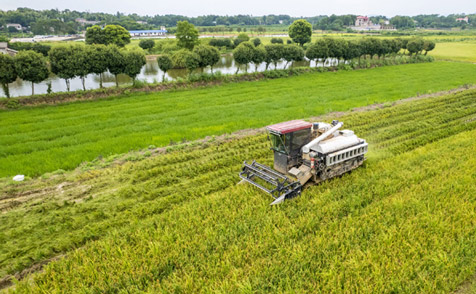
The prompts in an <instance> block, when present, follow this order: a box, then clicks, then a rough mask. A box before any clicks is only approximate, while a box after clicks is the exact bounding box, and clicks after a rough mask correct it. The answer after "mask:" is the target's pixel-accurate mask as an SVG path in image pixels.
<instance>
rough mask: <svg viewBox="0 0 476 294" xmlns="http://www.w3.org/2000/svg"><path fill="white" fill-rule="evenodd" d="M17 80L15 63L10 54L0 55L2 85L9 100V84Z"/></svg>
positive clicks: (0, 81)
mask: <svg viewBox="0 0 476 294" xmlns="http://www.w3.org/2000/svg"><path fill="white" fill-rule="evenodd" d="M16 79H17V71H16V69H15V61H14V59H13V57H11V56H10V55H8V54H0V83H2V87H3V92H4V93H5V96H7V98H10V88H9V86H8V84H9V83H13V82H14V81H15V80H16Z"/></svg>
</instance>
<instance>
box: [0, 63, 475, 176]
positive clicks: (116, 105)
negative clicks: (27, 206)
mask: <svg viewBox="0 0 476 294" xmlns="http://www.w3.org/2000/svg"><path fill="white" fill-rule="evenodd" d="M475 70H476V65H473V64H459V63H453V62H435V63H427V64H408V65H399V66H389V67H382V68H375V69H369V70H360V71H349V72H345V71H341V72H328V73H313V74H305V75H301V76H296V77H290V78H287V79H286V80H282V79H276V80H263V81H256V82H245V83H237V84H226V85H221V86H216V87H211V88H210V87H207V88H199V89H190V90H176V91H168V92H160V93H141V94H137V93H134V94H129V95H124V96H121V97H112V98H108V99H103V100H98V101H89V102H75V103H69V104H61V105H56V106H38V107H31V108H22V109H18V110H8V111H7V110H0V142H1V144H0V177H6V176H14V175H16V174H24V175H26V176H27V177H36V176H39V175H42V174H44V173H45V172H53V171H56V170H59V169H62V170H72V169H74V168H76V167H77V166H78V165H79V164H81V163H83V162H86V161H91V160H94V159H95V158H98V157H99V158H101V157H107V156H110V155H113V154H121V153H124V152H128V151H130V150H137V149H141V148H147V147H148V146H150V145H155V146H157V147H160V146H167V145H169V144H171V143H176V142H182V141H192V140H195V139H199V138H203V137H205V136H212V135H221V134H225V133H231V132H234V131H238V130H241V129H246V128H257V127H262V126H265V125H267V124H270V123H275V122H279V121H283V120H288V119H295V118H299V117H310V116H316V115H320V114H323V113H327V112H331V111H346V110H349V109H351V108H354V107H358V106H364V105H369V104H373V103H378V102H389V101H395V100H397V99H401V98H404V97H411V96H416V95H419V94H426V93H432V92H437V91H442V90H448V89H452V88H456V87H459V86H461V85H463V84H471V83H474V72H475Z"/></svg>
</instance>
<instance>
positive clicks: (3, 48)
mask: <svg viewBox="0 0 476 294" xmlns="http://www.w3.org/2000/svg"><path fill="white" fill-rule="evenodd" d="M0 53H1V54H8V55H10V56H15V55H16V54H17V53H18V51H16V50H13V49H10V48H8V43H7V42H0Z"/></svg>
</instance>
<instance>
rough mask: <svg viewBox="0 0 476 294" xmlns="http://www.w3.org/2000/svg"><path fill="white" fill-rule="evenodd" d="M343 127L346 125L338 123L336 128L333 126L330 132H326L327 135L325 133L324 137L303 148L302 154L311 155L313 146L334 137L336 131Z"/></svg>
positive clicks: (321, 136)
mask: <svg viewBox="0 0 476 294" xmlns="http://www.w3.org/2000/svg"><path fill="white" fill-rule="evenodd" d="M343 125H344V123H342V122H337V124H336V125H335V126H333V127H332V128H330V129H329V130H328V131H326V132H325V133H323V134H322V135H320V136H319V137H317V138H316V139H314V140H312V141H311V142H309V143H307V144H306V145H304V146H302V152H303V153H309V151H310V150H311V147H312V146H314V145H316V144H317V143H319V142H321V141H322V140H324V139H325V138H327V137H329V136H330V135H332V133H334V132H335V131H337V130H338V129H340V128H341V127H342V126H343Z"/></svg>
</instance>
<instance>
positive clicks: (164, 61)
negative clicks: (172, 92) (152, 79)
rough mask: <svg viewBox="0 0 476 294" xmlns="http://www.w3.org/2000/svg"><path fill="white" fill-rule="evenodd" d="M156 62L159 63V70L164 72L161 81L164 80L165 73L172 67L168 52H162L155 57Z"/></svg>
mask: <svg viewBox="0 0 476 294" xmlns="http://www.w3.org/2000/svg"><path fill="white" fill-rule="evenodd" d="M157 64H158V65H159V68H160V70H161V71H163V72H164V75H163V76H162V82H164V81H165V74H166V73H167V71H168V70H169V69H171V68H172V67H173V64H172V59H170V56H169V55H168V54H163V55H160V56H159V57H157Z"/></svg>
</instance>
